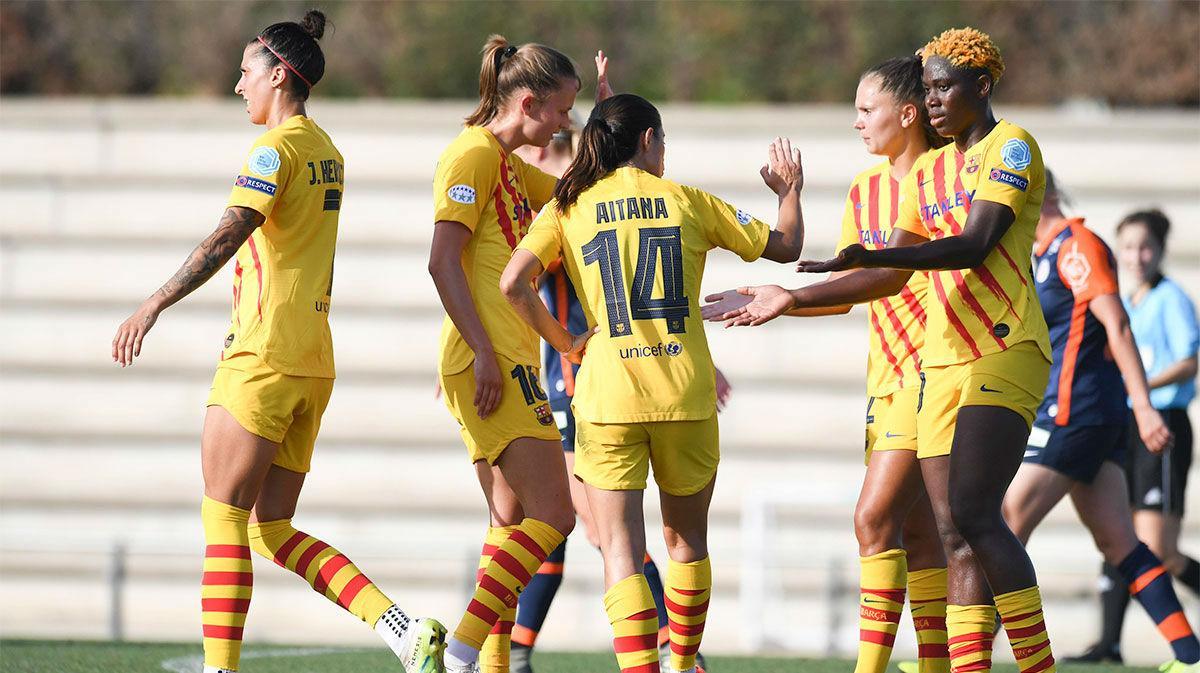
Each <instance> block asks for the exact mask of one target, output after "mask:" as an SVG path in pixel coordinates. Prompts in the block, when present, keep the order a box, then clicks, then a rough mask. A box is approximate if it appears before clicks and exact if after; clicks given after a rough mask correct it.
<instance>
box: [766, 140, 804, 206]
mask: <svg viewBox="0 0 1200 673" xmlns="http://www.w3.org/2000/svg"><path fill="white" fill-rule="evenodd" d="M758 174H759V175H761V176H762V179H763V182H765V183H767V186H768V187H770V188H771V191H773V192H775V193H776V194H778V195H780V196H783V195H784V194H785V193H787V191H788V190H789V189H793V188H794V189H795V190H796V191H800V190H801V189H803V188H804V166H803V165H802V164H801V162H800V150H798V149H792V141H791V140H789V139H787V138H775V140H773V141H772V142H771V145H770V146H769V147H768V148H767V163H765V164H763V167H762V168H760V169H759V170H758Z"/></svg>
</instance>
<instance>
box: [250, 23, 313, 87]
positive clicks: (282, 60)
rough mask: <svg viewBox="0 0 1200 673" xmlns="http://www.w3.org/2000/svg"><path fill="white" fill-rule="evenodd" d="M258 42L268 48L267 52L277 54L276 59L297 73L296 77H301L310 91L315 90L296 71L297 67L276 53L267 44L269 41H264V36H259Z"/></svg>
mask: <svg viewBox="0 0 1200 673" xmlns="http://www.w3.org/2000/svg"><path fill="white" fill-rule="evenodd" d="M258 41H259V42H261V43H262V46H264V47H266V48H267V51H269V52H271V53H272V54H275V58H277V59H279V62H280V63H282V64H283V65H285V66H287V69H288V70H291V71H292V72H294V73H296V77H299V78H300V81H301V82H304V83H305V84H307V85H308V88H310V89H311V88H313V85H312V82H310V81H308V80H307V79H306V78H305V77H304V75H301V74H300V71H299V70H296V67H295V66H293V65H292V64H291V63H288V62H287V59H286V58H284V57H282V56H280V55H279V52H277V51H275V50H274V49H272V48H271V45H269V44H267V41H266V40H264V39H263V38H262V35H259V36H258Z"/></svg>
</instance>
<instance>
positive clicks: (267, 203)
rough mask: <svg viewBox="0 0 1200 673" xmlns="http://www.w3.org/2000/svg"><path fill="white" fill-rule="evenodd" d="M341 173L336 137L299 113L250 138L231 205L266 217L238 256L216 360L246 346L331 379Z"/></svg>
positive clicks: (279, 366) (281, 365)
mask: <svg viewBox="0 0 1200 673" xmlns="http://www.w3.org/2000/svg"><path fill="white" fill-rule="evenodd" d="M342 169H343V161H342V155H341V153H340V152H338V150H337V148H336V147H334V146H333V141H332V140H330V139H329V136H328V135H327V134H326V133H325V131H323V130H321V127H319V126H317V124H316V122H314V121H313V120H312V119H309V118H308V117H305V116H303V115H296V116H294V117H291V118H289V119H288V120H287V121H285V122H283V123H282V124H280V125H279V126H276V127H275V128H273V129H271V130H269V131H267V132H266V133H264V134H262V135H261V136H259V137H258V139H257V140H255V141H254V147H253V148H251V150H250V154H249V156H248V157H247V158H246V161H245V163H244V164H243V165H242V171H241V173H239V174H238V176H237V178H236V179H235V180H234V183H233V192H232V193H231V194H230V195H229V203H228V205H229V206H230V207H232V206H240V207H242V208H250V209H252V210H256V211H258V212H259V213H262V214H263V215H264V216H265V217H266V221H265V222H263V224H262V226H261V227H259V228H258V229H255V230H254V233H252V234H250V238H248V239H246V242H245V243H243V244H242V247H241V248H239V249H238V252H237V260H236V262H235V263H234V267H233V319H232V320H231V322H230V326H229V331H228V332H227V333H226V337H225V349H224V351H222V353H221V360H222V362H225V361H226V359H227V358H229V357H231V356H233V355H236V354H238V353H247V352H249V353H255V354H256V355H258V356H259V357H260V358H262V360H263V362H265V363H266V364H267V366H268V367H270V368H271V369H274V370H275V371H277V372H279V373H281V374H288V375H290V376H313V377H318V378H333V376H334V370H333V337H332V336H331V335H330V332H329V305H330V301H331V297H330V295H331V294H332V292H333V255H334V249H335V247H336V246H337V230H338V213H339V212H340V211H341V208H342V185H343V180H342ZM231 366H232V365H231Z"/></svg>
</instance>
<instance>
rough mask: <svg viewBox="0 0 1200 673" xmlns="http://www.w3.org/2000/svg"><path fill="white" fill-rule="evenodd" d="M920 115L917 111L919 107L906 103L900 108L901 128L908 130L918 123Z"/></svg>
mask: <svg viewBox="0 0 1200 673" xmlns="http://www.w3.org/2000/svg"><path fill="white" fill-rule="evenodd" d="M919 117H920V113H919V112H918V111H917V106H916V105H913V104H912V103H905V104H904V105H901V106H900V126H901V128H908V127H910V126H912V125H913V124H915V123H917V119H918V118H919Z"/></svg>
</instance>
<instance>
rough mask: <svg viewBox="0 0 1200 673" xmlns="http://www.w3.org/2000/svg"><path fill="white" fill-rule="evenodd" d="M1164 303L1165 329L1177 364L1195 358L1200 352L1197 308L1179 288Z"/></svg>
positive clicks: (1163, 317)
mask: <svg viewBox="0 0 1200 673" xmlns="http://www.w3.org/2000/svg"><path fill="white" fill-rule="evenodd" d="M1173 289H1174V290H1175V291H1174V292H1172V293H1171V295H1170V296H1168V297H1167V301H1165V302H1163V307H1162V311H1163V315H1162V320H1163V328H1164V330H1165V332H1166V335H1167V343H1168V344H1169V346H1170V349H1171V355H1172V357H1173V359H1174V361H1175V362H1178V361H1179V360H1184V359H1187V358H1190V357H1195V356H1196V353H1197V351H1200V327H1198V326H1197V323H1196V306H1195V305H1194V304H1193V303H1192V300H1191V299H1189V298H1188V296H1187V295H1186V294H1184V293H1183V290H1181V289H1179V288H1178V287H1176V288H1173Z"/></svg>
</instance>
